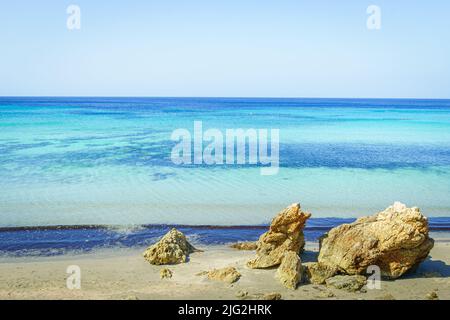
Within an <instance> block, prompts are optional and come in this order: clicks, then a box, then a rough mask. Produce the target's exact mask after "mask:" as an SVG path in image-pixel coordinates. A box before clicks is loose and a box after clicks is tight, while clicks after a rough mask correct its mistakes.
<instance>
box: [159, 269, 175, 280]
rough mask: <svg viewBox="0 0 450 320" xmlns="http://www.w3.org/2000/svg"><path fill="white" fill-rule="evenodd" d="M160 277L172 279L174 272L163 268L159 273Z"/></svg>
mask: <svg viewBox="0 0 450 320" xmlns="http://www.w3.org/2000/svg"><path fill="white" fill-rule="evenodd" d="M159 275H160V277H161V279H170V278H172V271H171V270H170V269H168V268H163V269H161V270H160V271H159Z"/></svg>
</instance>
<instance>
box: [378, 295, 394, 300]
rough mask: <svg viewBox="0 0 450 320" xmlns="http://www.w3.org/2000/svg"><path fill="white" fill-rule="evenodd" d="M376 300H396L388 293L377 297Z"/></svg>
mask: <svg viewBox="0 0 450 320" xmlns="http://www.w3.org/2000/svg"><path fill="white" fill-rule="evenodd" d="M375 300H395V297H394V296H393V295H392V294H390V293H387V294H385V295H382V296H378V297H375Z"/></svg>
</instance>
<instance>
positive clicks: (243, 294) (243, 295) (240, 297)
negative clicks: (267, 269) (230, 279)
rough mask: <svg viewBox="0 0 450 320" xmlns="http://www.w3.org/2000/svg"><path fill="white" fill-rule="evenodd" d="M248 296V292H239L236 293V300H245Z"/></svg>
mask: <svg viewBox="0 0 450 320" xmlns="http://www.w3.org/2000/svg"><path fill="white" fill-rule="evenodd" d="M247 296H248V291H246V290H239V291H238V292H236V298H238V299H245V298H246V297H247Z"/></svg>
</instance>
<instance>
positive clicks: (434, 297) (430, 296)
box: [425, 291, 439, 300]
mask: <svg viewBox="0 0 450 320" xmlns="http://www.w3.org/2000/svg"><path fill="white" fill-rule="evenodd" d="M425 297H426V298H427V299H428V300H438V299H439V296H438V294H437V292H436V291H431V292H430V293H428V294H427V295H426V296H425Z"/></svg>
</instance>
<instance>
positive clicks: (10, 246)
mask: <svg viewBox="0 0 450 320" xmlns="http://www.w3.org/2000/svg"><path fill="white" fill-rule="evenodd" d="M353 221H354V219H352V218H349V219H339V218H316V219H309V220H308V221H307V224H306V227H305V229H304V235H305V240H306V241H307V242H315V243H317V242H318V239H319V237H320V236H322V235H323V234H324V233H325V232H327V231H329V230H330V229H331V228H333V227H335V226H338V225H340V224H343V223H351V222H353ZM429 225H430V230H431V237H433V238H436V239H439V240H440V241H450V219H449V218H431V219H430V221H429ZM172 227H176V228H177V229H178V230H180V231H181V232H183V233H184V234H186V236H187V237H188V239H189V241H190V242H192V243H193V244H194V245H199V246H204V245H223V244H230V243H235V242H239V241H256V240H257V239H258V238H259V236H260V235H261V234H263V233H264V232H266V231H267V229H268V225H259V226H231V227H223V226H222V227H220V226H182V225H176V226H169V225H146V226H79V227H57V228H56V227H55V228H45V227H44V228H43V227H38V228H10V229H5V228H3V229H0V257H5V256H9V257H20V256H26V257H29V256H57V255H63V254H80V253H85V252H91V251H93V250H95V251H98V250H100V249H108V248H141V249H143V248H144V247H146V246H149V245H151V244H153V243H155V242H156V241H157V240H159V238H160V237H161V236H163V235H164V234H165V233H167V232H168V231H169V230H170V229H171V228H172Z"/></svg>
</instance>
